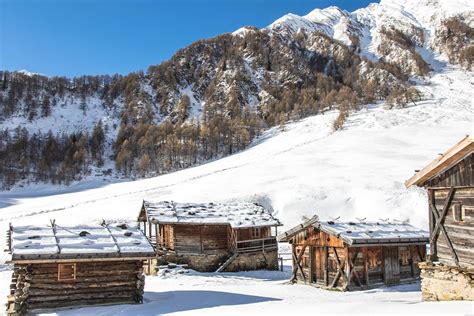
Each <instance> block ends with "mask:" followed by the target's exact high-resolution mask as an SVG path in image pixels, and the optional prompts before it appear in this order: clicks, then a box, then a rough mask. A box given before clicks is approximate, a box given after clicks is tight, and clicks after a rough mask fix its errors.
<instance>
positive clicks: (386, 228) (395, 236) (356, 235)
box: [313, 221, 429, 244]
mask: <svg viewBox="0 0 474 316" xmlns="http://www.w3.org/2000/svg"><path fill="white" fill-rule="evenodd" d="M313 226H315V227H319V228H320V229H321V230H323V231H325V232H328V233H330V234H332V235H335V236H340V238H341V239H343V240H345V241H349V243H350V244H353V243H358V242H363V241H364V240H367V241H366V242H367V243H372V242H403V241H408V240H410V241H411V240H420V239H421V240H424V241H425V242H428V238H429V233H428V232H427V231H425V230H421V229H419V228H416V227H414V226H412V225H409V224H406V223H390V222H339V221H324V222H318V223H315V224H313Z"/></svg>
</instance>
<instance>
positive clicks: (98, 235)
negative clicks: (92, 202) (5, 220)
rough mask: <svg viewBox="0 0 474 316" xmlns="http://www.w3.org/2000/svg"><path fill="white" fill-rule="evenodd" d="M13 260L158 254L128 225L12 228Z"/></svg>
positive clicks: (150, 255)
mask: <svg viewBox="0 0 474 316" xmlns="http://www.w3.org/2000/svg"><path fill="white" fill-rule="evenodd" d="M10 234H11V237H10V238H11V253H12V260H27V259H73V258H74V259H77V258H114V257H121V258H123V257H152V256H154V254H155V251H154V249H153V247H152V245H151V244H150V242H149V241H148V239H147V238H146V237H145V236H144V235H143V233H142V232H141V231H140V230H139V229H138V228H136V227H130V226H127V225H126V224H121V225H104V226H102V225H97V226H84V225H81V226H72V227H65V226H60V225H57V224H55V225H54V226H53V225H48V226H16V227H11V231H10Z"/></svg>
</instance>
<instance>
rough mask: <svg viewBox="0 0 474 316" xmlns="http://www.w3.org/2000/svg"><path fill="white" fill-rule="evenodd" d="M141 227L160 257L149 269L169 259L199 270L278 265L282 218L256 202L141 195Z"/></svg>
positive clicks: (224, 269) (229, 269)
mask: <svg viewBox="0 0 474 316" xmlns="http://www.w3.org/2000/svg"><path fill="white" fill-rule="evenodd" d="M138 223H139V227H140V228H141V229H142V230H143V232H144V233H145V235H147V236H148V238H149V239H150V241H151V243H152V244H153V245H154V247H155V249H156V252H157V258H156V260H150V261H149V269H148V272H149V273H153V272H154V271H156V267H157V266H158V265H161V264H167V263H168V262H173V263H179V264H187V265H188V267H190V268H192V269H194V270H197V271H201V272H211V271H216V272H223V271H245V270H258V269H271V270H273V269H278V244H277V240H276V235H277V227H278V226H280V225H281V224H280V222H279V221H278V219H276V218H275V217H273V216H272V214H271V213H270V212H269V211H267V210H266V209H265V208H264V207H263V206H261V205H258V204H255V203H237V202H234V203H176V202H169V201H160V202H156V203H154V202H149V201H143V204H142V207H141V209H140V214H139V216H138Z"/></svg>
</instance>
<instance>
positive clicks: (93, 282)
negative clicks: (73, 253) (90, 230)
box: [9, 260, 145, 314]
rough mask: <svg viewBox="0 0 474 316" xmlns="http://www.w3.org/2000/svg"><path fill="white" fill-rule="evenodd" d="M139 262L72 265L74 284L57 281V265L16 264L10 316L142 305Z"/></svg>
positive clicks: (142, 282) (141, 275)
mask: <svg viewBox="0 0 474 316" xmlns="http://www.w3.org/2000/svg"><path fill="white" fill-rule="evenodd" d="M144 286H145V276H144V275H143V262H142V261H140V260H136V261H98V262H78V263H76V278H75V279H74V280H58V264H57V263H38V264H28V265H20V264H16V265H15V268H14V272H13V276H12V283H11V292H10V294H11V295H12V296H13V298H14V304H13V305H14V306H13V307H12V306H11V305H10V306H9V313H10V314H14V313H16V314H23V313H25V312H26V311H29V310H33V309H44V308H57V307H68V306H83V305H84V306H85V305H96V304H118V303H129V304H132V303H142V302H143V293H144Z"/></svg>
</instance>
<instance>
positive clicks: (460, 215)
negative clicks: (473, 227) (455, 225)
mask: <svg viewBox="0 0 474 316" xmlns="http://www.w3.org/2000/svg"><path fill="white" fill-rule="evenodd" d="M451 210H452V212H453V219H454V221H456V222H462V221H464V216H465V215H466V209H465V208H464V205H461V203H455V204H453V206H451Z"/></svg>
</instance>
